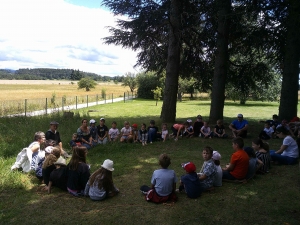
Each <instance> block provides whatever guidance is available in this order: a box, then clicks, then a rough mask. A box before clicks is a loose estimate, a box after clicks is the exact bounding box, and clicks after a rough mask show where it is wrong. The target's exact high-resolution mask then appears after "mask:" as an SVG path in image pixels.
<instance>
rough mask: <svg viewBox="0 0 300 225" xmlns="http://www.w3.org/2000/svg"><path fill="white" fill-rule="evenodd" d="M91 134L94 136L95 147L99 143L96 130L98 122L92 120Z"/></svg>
mask: <svg viewBox="0 0 300 225" xmlns="http://www.w3.org/2000/svg"><path fill="white" fill-rule="evenodd" d="M89 128H90V134H91V136H92V142H93V146H95V145H97V142H98V133H97V128H96V120H94V119H91V120H90V127H89Z"/></svg>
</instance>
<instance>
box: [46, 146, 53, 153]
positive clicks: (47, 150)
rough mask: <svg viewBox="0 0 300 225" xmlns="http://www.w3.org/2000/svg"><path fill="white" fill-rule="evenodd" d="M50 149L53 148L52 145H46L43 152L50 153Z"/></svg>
mask: <svg viewBox="0 0 300 225" xmlns="http://www.w3.org/2000/svg"><path fill="white" fill-rule="evenodd" d="M52 150H53V146H48V147H46V148H45V152H46V153H48V154H51V153H52Z"/></svg>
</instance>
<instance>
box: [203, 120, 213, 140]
mask: <svg viewBox="0 0 300 225" xmlns="http://www.w3.org/2000/svg"><path fill="white" fill-rule="evenodd" d="M200 133H201V137H204V138H211V137H212V136H213V132H212V131H211V130H210V127H209V126H208V122H203V127H201V129H200Z"/></svg>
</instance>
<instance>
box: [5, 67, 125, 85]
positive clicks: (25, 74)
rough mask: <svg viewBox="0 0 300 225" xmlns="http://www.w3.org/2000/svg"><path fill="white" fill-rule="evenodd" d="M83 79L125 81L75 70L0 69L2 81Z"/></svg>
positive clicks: (119, 78) (121, 78) (120, 78)
mask: <svg viewBox="0 0 300 225" xmlns="http://www.w3.org/2000/svg"><path fill="white" fill-rule="evenodd" d="M82 77H91V78H92V79H93V80H95V81H111V80H114V81H117V82H122V81H123V77H119V76H118V77H109V76H101V75H98V74H95V73H89V72H83V71H79V70H73V69H49V68H37V69H18V70H10V69H0V79H1V80H80V79H81V78H82Z"/></svg>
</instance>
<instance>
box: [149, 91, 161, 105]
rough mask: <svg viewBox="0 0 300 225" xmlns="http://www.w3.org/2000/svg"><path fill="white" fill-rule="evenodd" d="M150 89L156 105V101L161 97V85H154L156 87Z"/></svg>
mask: <svg viewBox="0 0 300 225" xmlns="http://www.w3.org/2000/svg"><path fill="white" fill-rule="evenodd" d="M151 91H152V92H153V95H154V99H155V100H156V106H157V102H158V100H159V99H160V98H161V92H162V88H161V87H156V89H154V90H151Z"/></svg>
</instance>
